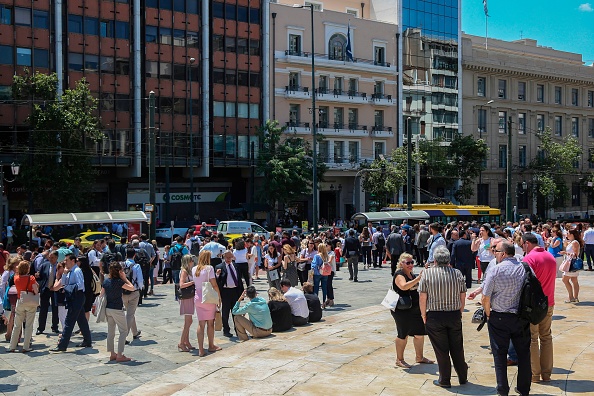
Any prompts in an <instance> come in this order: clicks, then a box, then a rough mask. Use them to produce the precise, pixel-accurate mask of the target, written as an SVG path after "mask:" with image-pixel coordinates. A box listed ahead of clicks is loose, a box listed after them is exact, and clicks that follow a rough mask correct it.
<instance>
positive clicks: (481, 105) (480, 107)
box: [477, 99, 495, 204]
mask: <svg viewBox="0 0 594 396" xmlns="http://www.w3.org/2000/svg"><path fill="white" fill-rule="evenodd" d="M493 102H495V101H494V100H493V99H491V100H490V101H488V102H487V103H483V104H480V105H479V109H480V111H479V114H478V116H477V119H478V121H479V122H478V130H479V139H482V138H483V128H482V127H481V123H480V118H479V117H480V114H481V113H482V111H483V106H486V105H490V104H491V103H493ZM486 126H487V114H485V127H486ZM480 169H481V170H480V172H479V185H480V186H481V194H482V185H483V166H482V164H481V168H480ZM479 199H481V197H480V196H479ZM481 201H482V199H481ZM479 204H480V202H479Z"/></svg>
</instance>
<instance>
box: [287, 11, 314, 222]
mask: <svg viewBox="0 0 594 396" xmlns="http://www.w3.org/2000/svg"><path fill="white" fill-rule="evenodd" d="M293 8H309V11H310V15H311V128H312V129H311V130H312V135H313V143H312V151H313V155H312V156H313V191H312V193H313V197H312V198H313V199H312V203H313V205H312V206H313V219H312V220H313V230H314V233H317V232H318V153H317V145H318V142H317V126H316V64H315V56H314V54H315V53H316V51H315V42H314V37H315V35H314V5H313V4H304V5H302V4H293Z"/></svg>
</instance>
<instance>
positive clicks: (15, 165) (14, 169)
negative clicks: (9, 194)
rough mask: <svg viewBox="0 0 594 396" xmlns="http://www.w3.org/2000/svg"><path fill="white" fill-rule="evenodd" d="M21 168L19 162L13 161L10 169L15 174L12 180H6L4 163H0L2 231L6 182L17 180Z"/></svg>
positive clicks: (1, 226) (0, 224)
mask: <svg viewBox="0 0 594 396" xmlns="http://www.w3.org/2000/svg"><path fill="white" fill-rule="evenodd" d="M20 170H21V165H20V164H19V163H17V162H13V163H12V164H10V171H11V172H12V175H13V176H15V177H14V178H13V179H12V180H5V179H4V164H0V232H1V231H2V229H3V227H4V182H5V181H6V182H7V183H12V182H13V181H15V180H16V176H18V175H19V171H20Z"/></svg>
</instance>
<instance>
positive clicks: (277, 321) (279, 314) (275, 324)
mask: <svg viewBox="0 0 594 396" xmlns="http://www.w3.org/2000/svg"><path fill="white" fill-rule="evenodd" d="M285 246H289V245H285ZM268 309H270V316H271V317H272V332H273V333H277V332H279V331H287V330H289V329H291V328H292V327H293V317H292V314H291V306H290V305H289V303H288V302H287V299H286V298H285V297H284V296H283V294H282V293H281V292H280V291H279V290H278V289H277V288H276V287H271V288H270V289H268Z"/></svg>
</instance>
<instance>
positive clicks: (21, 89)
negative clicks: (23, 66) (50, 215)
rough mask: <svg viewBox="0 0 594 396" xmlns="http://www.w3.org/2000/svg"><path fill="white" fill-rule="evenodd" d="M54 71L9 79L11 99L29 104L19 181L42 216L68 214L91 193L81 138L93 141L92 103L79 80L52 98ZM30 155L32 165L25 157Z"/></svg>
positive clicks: (96, 122) (96, 128)
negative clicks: (26, 145)
mask: <svg viewBox="0 0 594 396" xmlns="http://www.w3.org/2000/svg"><path fill="white" fill-rule="evenodd" d="M57 86H58V78H57V76H56V74H55V73H53V74H50V75H47V74H42V73H35V74H31V73H29V71H28V70H25V74H24V75H22V76H14V78H13V85H12V92H13V99H14V100H16V101H17V103H18V101H23V103H29V102H30V101H33V106H32V110H31V114H30V115H29V117H27V124H28V125H29V127H30V128H31V131H32V142H31V144H30V145H29V148H28V150H29V151H28V152H27V151H25V153H23V155H24V158H23V159H22V164H23V165H22V176H20V177H19V179H21V180H22V182H23V184H24V186H25V188H26V190H27V191H29V192H31V193H32V194H33V200H34V204H35V207H37V208H39V209H41V210H42V211H44V212H57V211H60V212H71V211H80V210H83V209H84V208H85V205H86V204H87V202H88V201H89V198H90V195H91V192H90V191H91V183H92V181H93V176H92V165H91V159H90V156H89V154H88V153H87V151H86V149H85V143H84V141H85V138H90V139H92V140H95V141H97V140H99V139H102V138H103V135H102V133H101V131H100V119H99V117H98V116H96V114H97V99H95V98H93V97H92V96H91V92H90V91H89V86H88V83H87V82H86V81H85V80H84V79H82V80H80V81H78V82H77V83H76V86H75V87H74V88H73V89H67V90H66V91H65V92H64V93H63V94H62V96H61V97H58V95H57ZM31 152H32V154H33V157H34V159H33V161H29V160H28V157H27V155H28V154H31Z"/></svg>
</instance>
